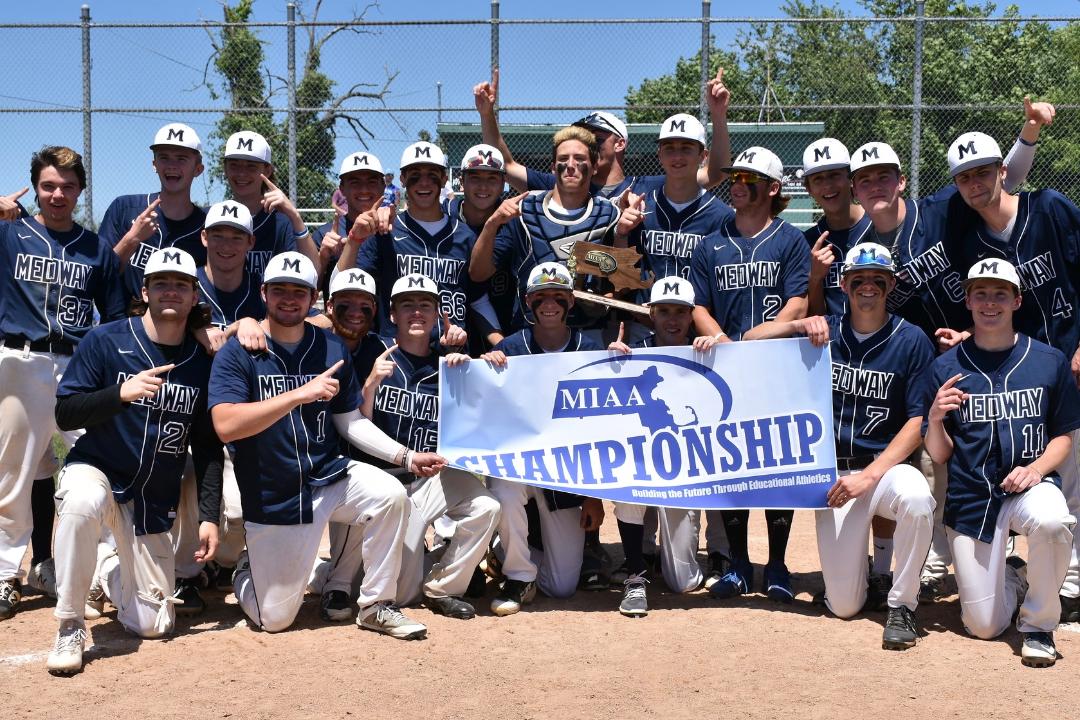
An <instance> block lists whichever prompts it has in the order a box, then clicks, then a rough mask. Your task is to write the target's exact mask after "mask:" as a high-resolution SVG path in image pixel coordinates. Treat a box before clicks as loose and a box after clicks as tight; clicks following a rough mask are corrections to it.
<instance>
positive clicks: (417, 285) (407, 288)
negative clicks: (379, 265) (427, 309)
mask: <svg viewBox="0 0 1080 720" xmlns="http://www.w3.org/2000/svg"><path fill="white" fill-rule="evenodd" d="M414 293H420V294H423V295H434V296H435V297H439V286H438V285H436V284H435V281H434V280H432V279H431V278H429V277H428V276H427V275H421V274H420V273H409V274H408V275H402V276H401V277H399V278H398V279H397V280H396V281H395V282H394V287H392V288H390V299H391V300H393V299H394V298H396V297H398V296H399V295H412V294H414Z"/></svg>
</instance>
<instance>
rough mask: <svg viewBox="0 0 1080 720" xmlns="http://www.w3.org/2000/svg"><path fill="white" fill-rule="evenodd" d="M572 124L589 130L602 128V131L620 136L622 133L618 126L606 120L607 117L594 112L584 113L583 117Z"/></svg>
mask: <svg viewBox="0 0 1080 720" xmlns="http://www.w3.org/2000/svg"><path fill="white" fill-rule="evenodd" d="M574 125H576V126H577V127H583V128H586V129H589V130H603V131H604V132H608V133H612V134H614V135H618V136H619V137H622V133H621V132H619V129H618V128H616V127H615V126H614V125H612V124H611V123H610V122H608V120H607V118H605V117H603V116H601V115H598V114H596V113H591V114H589V115H586V116H585V117H583V118H581V119H580V120H578V121H577V122H575V123H574Z"/></svg>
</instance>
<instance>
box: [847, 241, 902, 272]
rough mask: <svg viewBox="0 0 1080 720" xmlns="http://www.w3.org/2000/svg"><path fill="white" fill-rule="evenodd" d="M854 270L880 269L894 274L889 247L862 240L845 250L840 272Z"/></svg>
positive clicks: (894, 267)
mask: <svg viewBox="0 0 1080 720" xmlns="http://www.w3.org/2000/svg"><path fill="white" fill-rule="evenodd" d="M855 270H881V271H882V272H887V273H892V274H893V275H895V274H896V264H895V263H894V262H893V257H892V253H891V252H889V248H887V247H885V246H884V245H879V244H878V243H872V242H864V243H859V244H857V245H855V246H854V247H852V248H851V249H850V250H848V251H847V255H845V256H844V264H843V266H842V267H841V268H840V273H841V274H842V275H847V274H848V273H849V272H852V271H855Z"/></svg>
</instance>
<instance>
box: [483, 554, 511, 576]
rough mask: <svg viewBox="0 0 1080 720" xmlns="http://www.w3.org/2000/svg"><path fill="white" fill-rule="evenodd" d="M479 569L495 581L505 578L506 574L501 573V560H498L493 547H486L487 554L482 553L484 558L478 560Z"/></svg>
mask: <svg viewBox="0 0 1080 720" xmlns="http://www.w3.org/2000/svg"><path fill="white" fill-rule="evenodd" d="M480 570H481V571H483V573H484V574H485V575H487V576H488V577H489V578H491V579H492V580H495V581H497V582H502V581H503V580H505V579H506V576H505V575H503V573H502V562H500V561H499V556H498V555H496V554H495V549H494V548H488V551H487V554H486V555H484V559H483V560H481V561H480Z"/></svg>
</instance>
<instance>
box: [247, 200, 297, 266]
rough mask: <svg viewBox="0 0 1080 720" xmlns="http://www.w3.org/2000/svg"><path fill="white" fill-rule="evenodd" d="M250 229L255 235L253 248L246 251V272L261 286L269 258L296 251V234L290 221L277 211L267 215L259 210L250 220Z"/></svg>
mask: <svg viewBox="0 0 1080 720" xmlns="http://www.w3.org/2000/svg"><path fill="white" fill-rule="evenodd" d="M251 228H252V230H253V231H254V235H255V247H253V248H251V249H250V250H248V254H247V271H248V272H249V273H251V276H252V277H253V278H254V279H255V281H256V282H257V284H259V285H262V277H263V272H264V271H265V270H266V263H268V262H270V258H272V257H274V256H275V255H278V254H279V253H283V252H288V251H290V250H295V249H296V233H294V232H293V227H292V220H289V218H287V217H285V215H283V214H282V213H279V212H278V211H277V210H274V211H273V212H269V213H268V212H266V211H265V210H259V212H257V213H255V214H254V216H252V218H251Z"/></svg>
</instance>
